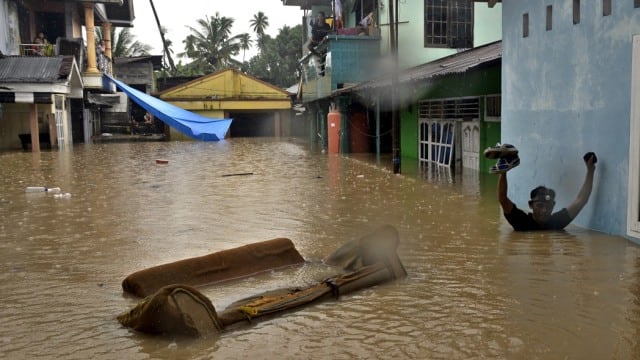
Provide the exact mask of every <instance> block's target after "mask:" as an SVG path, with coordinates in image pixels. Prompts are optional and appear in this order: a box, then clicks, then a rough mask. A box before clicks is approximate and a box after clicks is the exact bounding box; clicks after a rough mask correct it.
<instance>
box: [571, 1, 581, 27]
mask: <svg viewBox="0 0 640 360" xmlns="http://www.w3.org/2000/svg"><path fill="white" fill-rule="evenodd" d="M573 23H574V24H579V23H580V0H573Z"/></svg>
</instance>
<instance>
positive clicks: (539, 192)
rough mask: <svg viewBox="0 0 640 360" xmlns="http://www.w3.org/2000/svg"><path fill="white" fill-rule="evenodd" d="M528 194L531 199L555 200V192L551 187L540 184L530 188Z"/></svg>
mask: <svg viewBox="0 0 640 360" xmlns="http://www.w3.org/2000/svg"><path fill="white" fill-rule="evenodd" d="M530 195H531V200H534V199H544V200H555V198H556V192H555V191H553V189H549V188H547V187H544V186H542V185H541V186H538V187H537V188H535V189H533V190H531V194H530ZM547 197H549V198H547Z"/></svg>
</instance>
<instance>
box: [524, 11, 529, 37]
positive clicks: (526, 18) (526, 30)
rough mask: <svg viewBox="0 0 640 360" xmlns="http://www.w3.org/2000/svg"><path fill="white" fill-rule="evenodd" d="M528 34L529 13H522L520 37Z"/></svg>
mask: <svg viewBox="0 0 640 360" xmlns="http://www.w3.org/2000/svg"><path fill="white" fill-rule="evenodd" d="M528 36H529V14H522V37H528Z"/></svg>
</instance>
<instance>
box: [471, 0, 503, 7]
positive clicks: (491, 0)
mask: <svg viewBox="0 0 640 360" xmlns="http://www.w3.org/2000/svg"><path fill="white" fill-rule="evenodd" d="M473 1H474V2H486V3H487V5H488V6H489V7H490V8H492V7H494V6H496V4H497V3H501V2H502V0H473Z"/></svg>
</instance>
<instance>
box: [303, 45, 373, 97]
mask: <svg viewBox="0 0 640 360" xmlns="http://www.w3.org/2000/svg"><path fill="white" fill-rule="evenodd" d="M304 50H306V51H309V50H310V49H306V48H305V49H304ZM379 60H380V35H379V34H377V33H376V34H372V35H369V36H362V35H355V33H354V34H349V33H347V34H330V35H328V36H327V37H326V38H325V39H323V41H322V42H320V43H319V44H318V45H317V46H316V47H315V48H314V49H312V51H309V52H308V53H307V54H306V55H305V56H303V57H302V58H301V59H299V60H298V66H299V67H298V69H299V71H300V73H301V74H300V75H301V76H302V97H303V99H305V101H313V100H315V99H319V98H323V97H326V96H329V95H330V94H331V93H332V91H334V90H337V89H340V88H342V87H343V86H345V85H346V84H357V83H360V82H363V81H367V80H371V79H373V78H375V77H377V76H380V75H381V74H379V73H378V72H377V71H376V68H377V66H376V65H377V63H378V61H379Z"/></svg>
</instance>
